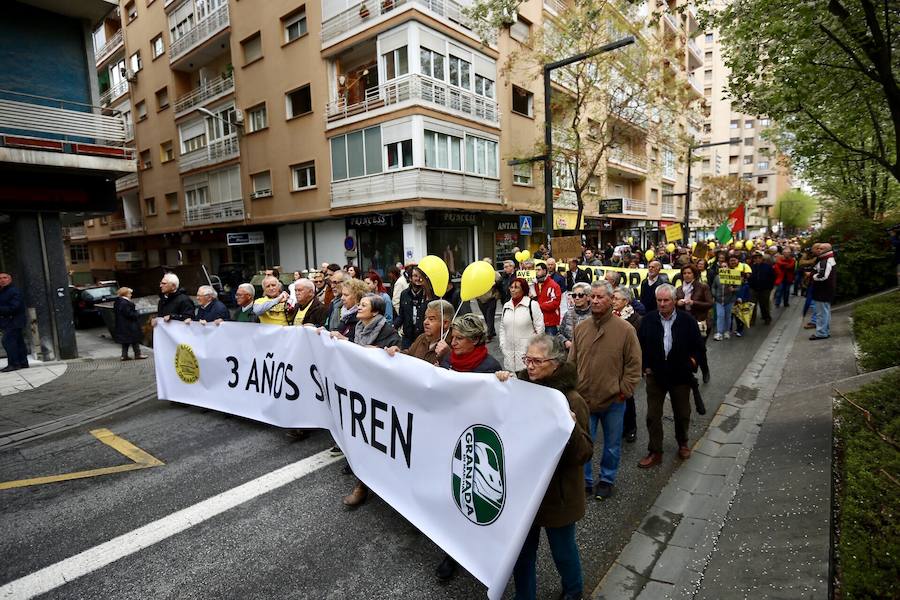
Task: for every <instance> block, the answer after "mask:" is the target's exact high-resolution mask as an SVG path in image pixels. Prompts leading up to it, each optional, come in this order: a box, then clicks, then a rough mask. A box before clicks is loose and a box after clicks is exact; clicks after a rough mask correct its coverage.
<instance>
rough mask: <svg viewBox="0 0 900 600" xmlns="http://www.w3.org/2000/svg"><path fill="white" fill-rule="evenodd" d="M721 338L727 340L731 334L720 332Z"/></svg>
mask: <svg viewBox="0 0 900 600" xmlns="http://www.w3.org/2000/svg"><path fill="white" fill-rule="evenodd" d="M722 338H723V339H726V340H729V339H731V334H730V333H728V332H727V331H726V332H725V333H724V334H722Z"/></svg>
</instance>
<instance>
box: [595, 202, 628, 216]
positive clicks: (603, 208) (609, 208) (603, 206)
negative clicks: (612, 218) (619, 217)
mask: <svg viewBox="0 0 900 600" xmlns="http://www.w3.org/2000/svg"><path fill="white" fill-rule="evenodd" d="M624 202H625V201H624V200H623V199H622V198H605V199H603V200H601V201H600V214H601V215H607V214H609V213H617V214H621V213H622V212H624V211H623V204H624Z"/></svg>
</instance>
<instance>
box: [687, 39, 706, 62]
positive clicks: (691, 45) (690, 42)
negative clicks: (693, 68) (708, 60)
mask: <svg viewBox="0 0 900 600" xmlns="http://www.w3.org/2000/svg"><path fill="white" fill-rule="evenodd" d="M687 47H688V50H690V51H691V52H693V53H694V55H695V56H696V57H697V60H699V61H700V62H701V63H702V62H703V52H702V51H701V50H700V46H698V45H697V42H696V41H694V38H688V42H687Z"/></svg>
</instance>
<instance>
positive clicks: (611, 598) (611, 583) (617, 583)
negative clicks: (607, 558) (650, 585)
mask: <svg viewBox="0 0 900 600" xmlns="http://www.w3.org/2000/svg"><path fill="white" fill-rule="evenodd" d="M647 581H648V579H647V578H646V577H643V576H641V575H638V574H637V573H635V572H634V571H631V570H629V569H626V568H625V567H623V566H622V565H620V564H619V563H613V566H612V568H610V570H609V571H607V572H606V576H605V577H604V578H603V581H601V582H600V585H599V586H598V587H597V589H595V590H594V593H593V594H592V595H591V599H592V600H634V598H637V597H638V594H640V593H641V590H642V589H643V588H644V586H645V585H646V584H647Z"/></svg>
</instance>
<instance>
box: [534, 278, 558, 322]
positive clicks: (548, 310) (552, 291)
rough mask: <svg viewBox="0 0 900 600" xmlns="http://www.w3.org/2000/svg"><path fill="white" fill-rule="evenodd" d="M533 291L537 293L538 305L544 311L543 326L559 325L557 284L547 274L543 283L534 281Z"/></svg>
mask: <svg viewBox="0 0 900 600" xmlns="http://www.w3.org/2000/svg"><path fill="white" fill-rule="evenodd" d="M534 293H535V294H536V295H537V298H536V299H537V303H538V306H540V307H541V312H542V313H544V327H559V320H560V316H559V304H560V302H561V301H562V291H561V290H560V289H559V284H558V283H556V282H555V281H553V278H552V277H550V276H549V275H548V276H547V278H546V279H545V280H544V283H540V282H537V281H535V282H534Z"/></svg>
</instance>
